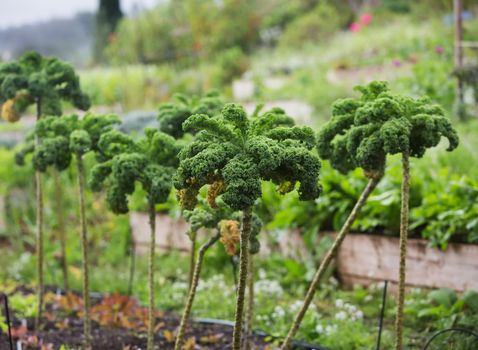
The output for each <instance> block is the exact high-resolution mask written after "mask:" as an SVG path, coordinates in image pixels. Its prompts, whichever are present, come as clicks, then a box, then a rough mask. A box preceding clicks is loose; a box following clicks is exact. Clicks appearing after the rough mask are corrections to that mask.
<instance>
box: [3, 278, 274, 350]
mask: <svg viewBox="0 0 478 350" xmlns="http://www.w3.org/2000/svg"><path fill="white" fill-rule="evenodd" d="M47 290H49V291H50V295H52V293H51V292H52V291H53V290H54V289H52V288H47ZM31 292H32V291H31V290H30V289H29V288H25V287H23V286H19V287H18V288H17V289H16V291H15V292H14V293H21V294H30V293H31ZM51 298H53V297H52V296H51ZM61 298H63V299H62V301H55V302H50V303H47V304H46V311H45V317H44V321H43V327H42V330H41V331H35V330H34V329H33V323H34V321H33V319H27V320H26V324H27V328H25V327H23V328H22V320H19V319H17V318H16V317H15V315H14V313H15V312H14V310H13V315H12V316H13V333H14V337H15V339H14V349H15V350H17V347H16V342H17V341H19V339H21V342H22V344H23V347H22V349H23V350H37V349H41V350H57V349H60V347H61V346H62V345H65V346H66V347H67V349H81V344H82V337H83V336H82V333H83V322H82V319H81V303H82V300H81V298H80V297H79V295H78V293H74V294H71V297H70V298H71V299H68V300H69V303H71V309H69V307H70V304H68V307H67V308H65V303H66V301H65V300H66V299H65V298H66V297H59V296H58V298H57V299H61ZM92 304H93V307H92V310H93V309H94V308H95V306H96V307H97V309H96V311H95V315H96V317H100V316H98V315H103V314H104V315H106V316H105V317H106V318H101V317H102V316H101V317H100V319H99V322H96V321H92V338H93V342H92V343H93V349H94V350H110V349H111V350H140V349H143V350H144V349H146V340H147V339H146V331H145V329H146V326H145V324H144V319H145V315H146V309H145V308H143V307H142V306H140V305H139V304H138V303H137V301H136V300H134V299H132V298H128V297H125V296H119V295H104V296H101V295H95V296H93V297H92ZM2 306H3V302H2ZM1 309H2V312H1V314H3V307H2V308H1ZM97 320H98V318H97ZM100 323H101V324H100ZM23 324H25V320H23ZM156 325H157V326H156V327H157V331H156V336H155V345H156V349H173V348H174V340H175V331H176V329H177V327H178V325H179V318H178V315H177V314H173V313H169V312H159V313H158V317H157V320H156ZM265 338H266V339H267V340H269V341H270V338H267V337H265V336H259V335H257V336H255V338H254V343H255V344H256V346H255V349H272V348H273V346H270V345H269V346H268V345H267V342H266V341H265ZM185 339H186V342H187V343H188V344H189V347H188V349H191V350H192V349H194V350H196V349H204V350H206V349H211V350H212V349H230V348H231V339H232V327H231V326H230V325H227V324H213V323H203V322H194V323H191V324H190V325H189V327H188V328H187V330H186V336H185ZM42 344H43V348H42ZM9 349H10V347H9V341H8V337H7V335H6V334H4V333H1V331H0V350H9Z"/></svg>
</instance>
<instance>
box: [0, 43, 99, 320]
mask: <svg viewBox="0 0 478 350" xmlns="http://www.w3.org/2000/svg"><path fill="white" fill-rule="evenodd" d="M62 101H68V102H71V103H72V105H73V106H75V107H76V108H79V109H81V110H87V109H88V108H89V107H90V100H89V98H88V96H87V95H86V94H84V93H83V92H82V91H81V89H80V82H79V78H78V76H77V75H76V73H75V70H74V68H73V67H72V66H71V65H69V64H67V63H65V62H62V61H61V60H59V59H57V58H54V57H43V56H41V55H40V54H39V53H36V52H27V53H25V54H24V55H22V56H21V57H20V58H19V59H18V60H15V61H10V62H6V63H3V64H0V105H1V107H2V108H1V109H2V116H3V117H4V118H5V119H7V120H8V121H10V122H14V121H17V120H18V119H19V118H20V116H21V114H22V113H23V112H24V111H25V110H26V109H27V108H28V107H29V106H30V105H36V108H37V123H38V121H39V120H40V119H41V118H42V117H43V116H45V115H55V116H59V115H61V113H62ZM41 146H42V138H41V137H40V136H39V135H35V141H34V146H33V147H32V148H31V149H30V152H31V151H33V150H34V149H35V148H38V147H41ZM35 170H36V174H35V181H36V204H37V210H36V212H37V215H36V216H37V217H36V220H37V232H36V245H37V247H36V249H37V279H38V281H37V284H38V285H37V288H38V293H37V294H38V312H37V315H36V318H35V327H36V328H39V327H40V322H41V317H42V311H43V310H42V309H43V289H44V288H43V280H44V276H43V265H44V262H43V260H44V257H43V221H44V218H43V215H44V208H43V188H42V174H41V173H40V172H44V171H46V169H43V170H41V169H39V168H38V167H37V166H35Z"/></svg>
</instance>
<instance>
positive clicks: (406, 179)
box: [395, 152, 410, 350]
mask: <svg viewBox="0 0 478 350" xmlns="http://www.w3.org/2000/svg"><path fill="white" fill-rule="evenodd" d="M402 171H403V175H402V206H401V209H400V269H399V279H398V300H397V315H396V319H395V350H402V348H403V305H404V302H405V275H406V261H407V238H408V215H409V212H408V203H409V196H410V155H409V154H408V152H403V153H402Z"/></svg>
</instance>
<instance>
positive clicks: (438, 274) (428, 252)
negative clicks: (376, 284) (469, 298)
mask: <svg viewBox="0 0 478 350" xmlns="http://www.w3.org/2000/svg"><path fill="white" fill-rule="evenodd" d="M398 261H399V248H398V239H397V238H394V237H386V236H375V235H364V234H352V235H349V236H348V237H347V238H346V239H345V241H344V243H343V245H342V247H341V249H340V251H339V255H338V259H337V267H338V272H339V275H341V277H342V278H343V280H344V282H347V280H348V281H352V280H354V281H357V280H361V281H364V280H370V281H380V280H389V281H391V282H396V281H397V279H398ZM407 285H409V286H419V287H429V288H439V287H440V288H441V287H448V288H452V289H455V290H457V291H464V290H466V289H475V290H478V246H476V245H466V244H455V243H452V244H450V245H449V247H448V249H447V250H446V251H441V250H439V249H436V248H431V247H429V246H428V244H427V242H426V241H424V240H419V239H410V240H409V245H408V253H407Z"/></svg>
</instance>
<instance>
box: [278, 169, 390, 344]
mask: <svg viewBox="0 0 478 350" xmlns="http://www.w3.org/2000/svg"><path fill="white" fill-rule="evenodd" d="M380 179H381V176H374V177H372V178H371V179H370V180H369V182H368V184H367V186H366V187H365V189H364V190H363V192H362V194H361V195H360V197H359V199H358V201H357V202H356V203H355V206H354V207H353V209H352V211H351V212H350V214H349V216H348V218H347V220H346V221H345V223H344V225H343V226H342V228H341V229H340V231H339V233H338V235H337V237H336V238H335V241H334V243H333V244H332V247H330V249H329V250H328V252H327V254H326V255H325V257H324V259H323V260H322V261H321V263H320V265H319V268H318V269H317V271H316V273H315V275H314V278H313V280H312V282H311V284H310V286H309V289H308V290H307V294H306V296H305V298H304V302H303V304H302V306H301V308H300V310H299V312H298V313H297V315H296V316H295V318H294V322H293V323H292V326H291V328H290V329H289V333H288V334H287V336H286V338H285V339H284V341H283V342H282V345H281V349H282V350H285V349H288V348H289V346H290V343H291V342H292V339H293V338H294V336H295V335H296V333H297V331H298V330H299V327H300V324H301V322H302V320H303V319H304V316H305V314H306V312H307V310H308V308H309V306H310V304H311V303H312V300H313V299H314V295H315V291H316V290H317V288H318V286H319V283H320V280H321V279H322V277H323V276H324V274H325V272H326V270H327V268H328V267H329V265H330V263H331V262H332V259H333V258H334V257H336V256H337V253H338V251H339V248H340V246H341V245H342V242H343V241H344V239H345V237H346V236H347V233H348V232H349V231H350V227H351V226H352V224H353V223H354V221H355V219H356V218H357V216H358V214H359V213H360V211H361V209H362V207H363V206H364V204H365V202H366V201H367V198H368V196H369V195H370V194H371V193H372V191H373V190H374V189H375V187H377V184H378V183H379V181H380Z"/></svg>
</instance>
